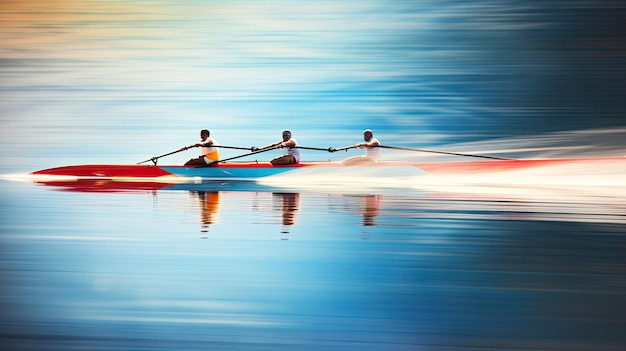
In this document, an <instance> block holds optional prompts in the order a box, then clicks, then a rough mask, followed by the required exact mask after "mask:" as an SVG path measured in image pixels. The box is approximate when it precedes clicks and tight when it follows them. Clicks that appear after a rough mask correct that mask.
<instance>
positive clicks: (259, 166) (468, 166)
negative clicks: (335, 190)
mask: <svg viewBox="0 0 626 351" xmlns="http://www.w3.org/2000/svg"><path fill="white" fill-rule="evenodd" d="M624 161H626V157H612V158H569V159H537V160H486V161H469V162H393V161H385V162H373V161H371V162H368V163H363V162H358V163H346V162H332V161H327V162H307V163H299V164H292V165H283V166H273V165H271V164H270V163H259V162H245V163H243V162H242V163H219V164H216V165H212V166H155V165H115V164H108V165H107V164H100V165H77V166H65V167H56V168H49V169H44V170H40V171H36V172H32V173H31V175H32V176H34V177H37V176H43V177H47V176H64V177H74V178H81V179H115V180H127V179H130V180H135V181H136V180H141V179H150V180H172V178H199V179H202V180H228V181H231V180H257V179H260V178H264V177H268V176H273V175H277V174H282V173H287V172H291V171H295V170H298V169H302V168H316V169H329V168H333V169H348V168H350V169H352V170H354V172H355V174H359V172H361V171H363V170H364V169H369V170H371V169H375V167H386V168H384V171H387V170H388V171H389V172H392V170H391V169H392V168H393V169H397V168H401V169H408V170H410V172H411V173H410V174H435V175H442V174H472V173H498V172H512V171H518V170H524V169H531V168H537V167H549V166H561V165H584V166H585V167H597V168H600V167H602V166H603V165H605V164H607V163H618V164H620V165H624V164H625V162H624ZM380 169H381V170H383V168H380ZM382 173H383V174H385V172H382ZM339 174H340V175H342V173H341V172H340V173H339ZM343 176H345V174H343Z"/></svg>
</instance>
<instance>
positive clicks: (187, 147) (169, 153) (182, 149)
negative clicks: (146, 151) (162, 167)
mask: <svg viewBox="0 0 626 351" xmlns="http://www.w3.org/2000/svg"><path fill="white" fill-rule="evenodd" d="M192 147H196V145H189V146H183V147H181V148H180V149H178V150H176V151H172V152H168V153H167V154H165V155H161V156H154V157H152V158H149V159H147V160H145V161H141V162H137V164H138V165H140V164H142V163H146V162H148V161H152V162H153V163H154V165H155V166H156V164H157V160H158V159H160V158H161V157H165V156H169V155H173V154H175V153H178V152H181V151H185V150H187V149H190V148H192Z"/></svg>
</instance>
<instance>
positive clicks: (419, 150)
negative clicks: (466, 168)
mask: <svg viewBox="0 0 626 351" xmlns="http://www.w3.org/2000/svg"><path fill="white" fill-rule="evenodd" d="M377 147H381V148H385V149H393V150H404V151H417V152H428V153H433V154H443V155H453V156H465V157H479V158H488V159H492V160H512V159H511V158H504V157H496V156H486V155H475V154H463V153H459V152H450V151H439V150H428V149H414V148H409V147H398V146H387V145H377Z"/></svg>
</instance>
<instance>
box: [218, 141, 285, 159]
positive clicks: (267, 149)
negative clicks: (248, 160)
mask: <svg viewBox="0 0 626 351" xmlns="http://www.w3.org/2000/svg"><path fill="white" fill-rule="evenodd" d="M275 148H276V146H275V145H271V146H266V147H264V148H262V149H257V150H256V151H252V152H250V153H247V154H243V155H239V156H234V157H229V158H224V159H221V160H217V161H213V162H211V163H218V162H224V161H230V160H234V159H236V158H241V157H246V156H251V155H255V154H260V153H261V152H265V151H270V150H274V149H275ZM253 149H254V148H253Z"/></svg>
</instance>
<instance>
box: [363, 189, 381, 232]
mask: <svg viewBox="0 0 626 351" xmlns="http://www.w3.org/2000/svg"><path fill="white" fill-rule="evenodd" d="M380 198H381V196H380V195H369V196H366V197H365V206H364V207H362V208H361V214H362V215H363V225H364V226H374V225H376V217H378V216H379V215H380Z"/></svg>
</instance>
